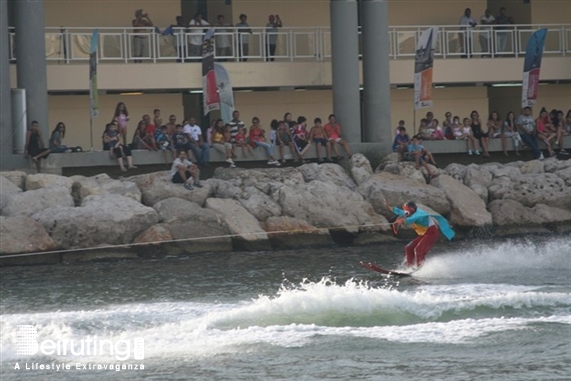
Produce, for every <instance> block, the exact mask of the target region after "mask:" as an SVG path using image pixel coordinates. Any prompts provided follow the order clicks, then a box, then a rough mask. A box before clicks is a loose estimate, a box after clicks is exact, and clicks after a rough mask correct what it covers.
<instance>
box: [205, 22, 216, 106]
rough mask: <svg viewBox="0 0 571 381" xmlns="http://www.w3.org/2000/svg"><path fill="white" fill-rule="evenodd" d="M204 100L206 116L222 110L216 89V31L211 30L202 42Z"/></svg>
mask: <svg viewBox="0 0 571 381" xmlns="http://www.w3.org/2000/svg"><path fill="white" fill-rule="evenodd" d="M202 92H203V94H202V98H203V100H204V115H208V113H209V112H210V111H212V110H219V109H220V98H219V97H218V91H217V89H216V74H215V73H214V29H209V30H208V32H206V34H205V35H204V39H203V40H202Z"/></svg>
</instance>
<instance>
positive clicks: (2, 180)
mask: <svg viewBox="0 0 571 381" xmlns="http://www.w3.org/2000/svg"><path fill="white" fill-rule="evenodd" d="M19 193H22V189H21V188H20V187H18V186H17V185H16V184H14V183H13V182H12V181H10V180H8V179H7V178H6V177H4V176H0V214H2V209H4V207H5V206H6V205H7V204H8V201H10V199H11V198H12V196H14V195H17V194H19Z"/></svg>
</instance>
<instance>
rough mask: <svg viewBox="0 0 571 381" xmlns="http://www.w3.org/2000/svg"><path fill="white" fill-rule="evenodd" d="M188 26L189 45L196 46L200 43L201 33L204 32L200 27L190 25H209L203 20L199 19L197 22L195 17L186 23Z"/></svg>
mask: <svg viewBox="0 0 571 381" xmlns="http://www.w3.org/2000/svg"><path fill="white" fill-rule="evenodd" d="M188 26H189V27H191V28H190V32H189V34H190V38H189V39H188V41H189V42H190V44H191V45H198V46H200V45H202V35H203V33H204V32H203V31H202V29H200V28H192V27H196V26H210V24H209V23H207V22H206V21H204V20H200V23H198V22H197V21H196V20H195V19H192V20H190V22H189V23H188Z"/></svg>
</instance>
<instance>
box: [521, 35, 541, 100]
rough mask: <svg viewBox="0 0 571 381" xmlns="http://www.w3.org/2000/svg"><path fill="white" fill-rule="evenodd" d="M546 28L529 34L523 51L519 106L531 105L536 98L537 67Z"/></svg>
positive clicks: (539, 62)
mask: <svg viewBox="0 0 571 381" xmlns="http://www.w3.org/2000/svg"><path fill="white" fill-rule="evenodd" d="M546 34H547V29H539V30H537V31H536V32H535V33H533V34H532V35H531V37H530V38H529V41H528V43H527V49H526V51H525V60H524V62H523V82H522V91H521V107H527V106H533V105H534V104H535V101H536V99H537V90H538V86H539V69H540V68H541V57H542V56H543V47H544V45H545V36H546Z"/></svg>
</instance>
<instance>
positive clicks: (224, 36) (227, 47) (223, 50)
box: [214, 15, 232, 62]
mask: <svg viewBox="0 0 571 381" xmlns="http://www.w3.org/2000/svg"><path fill="white" fill-rule="evenodd" d="M214 26H215V27H216V33H215V34H214V41H215V42H216V57H217V58H218V57H229V56H231V55H232V40H231V38H230V35H229V34H228V33H229V32H230V31H229V30H228V28H229V27H231V26H232V25H230V24H226V22H225V20H224V16H223V15H218V24H216V25H214ZM218 60H219V61H221V62H225V61H226V60H227V59H226V58H218Z"/></svg>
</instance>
